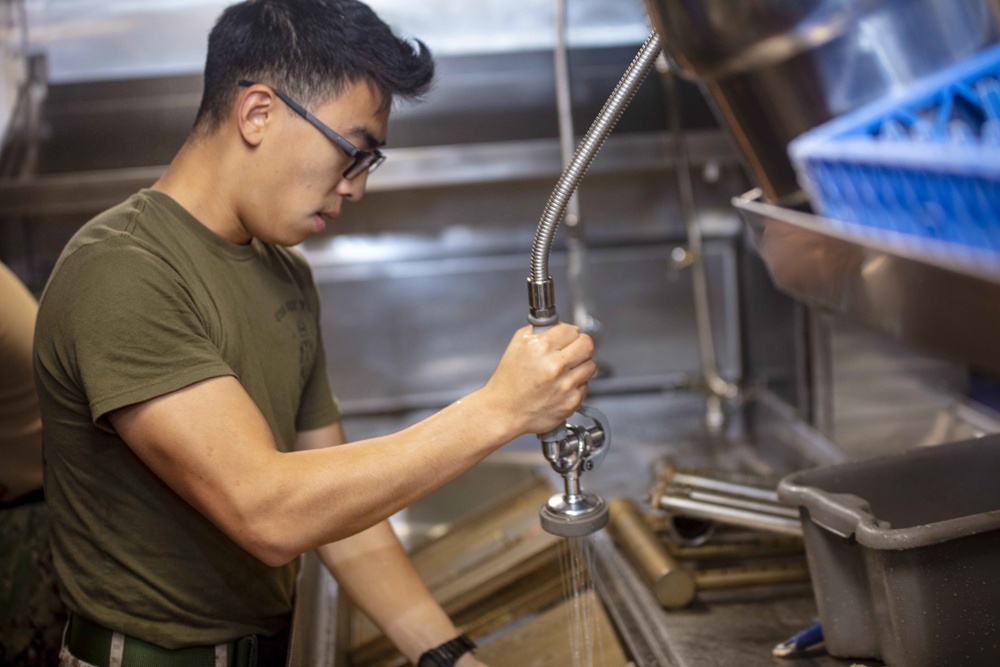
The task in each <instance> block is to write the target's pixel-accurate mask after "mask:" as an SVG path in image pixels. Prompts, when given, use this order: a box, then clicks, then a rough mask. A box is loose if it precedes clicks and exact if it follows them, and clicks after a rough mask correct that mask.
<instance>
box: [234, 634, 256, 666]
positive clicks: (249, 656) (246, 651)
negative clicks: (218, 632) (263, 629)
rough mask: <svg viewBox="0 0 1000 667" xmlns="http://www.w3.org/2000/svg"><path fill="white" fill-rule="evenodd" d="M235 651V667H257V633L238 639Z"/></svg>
mask: <svg viewBox="0 0 1000 667" xmlns="http://www.w3.org/2000/svg"><path fill="white" fill-rule="evenodd" d="M233 653H234V655H233V665H234V667H257V635H247V636H246V637H240V638H239V639H237V640H236V642H235V647H234V650H233Z"/></svg>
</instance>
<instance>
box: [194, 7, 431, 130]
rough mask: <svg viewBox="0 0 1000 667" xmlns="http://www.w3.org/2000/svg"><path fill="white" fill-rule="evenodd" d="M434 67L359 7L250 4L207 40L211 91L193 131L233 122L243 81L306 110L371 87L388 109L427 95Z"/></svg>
mask: <svg viewBox="0 0 1000 667" xmlns="http://www.w3.org/2000/svg"><path fill="white" fill-rule="evenodd" d="M433 77H434V61H433V59H432V58H431V53H430V51H429V50H428V49H427V47H426V45H424V43H423V42H421V41H420V40H413V41H412V42H410V41H406V40H403V39H400V38H398V37H396V35H394V34H393V33H392V30H391V29H390V28H389V26H387V25H386V24H385V23H384V22H383V21H382V20H381V19H380V18H379V17H378V16H376V15H375V12H373V11H372V10H371V9H370V8H369V7H368V6H367V5H365V4H363V3H361V2H358V1H357V0H246V1H245V2H241V3H239V4H236V5H233V6H231V7H228V8H227V9H226V10H225V11H224V12H223V13H222V16H221V17H219V20H218V22H216V24H215V27H214V28H213V29H212V32H211V34H210V35H209V37H208V57H207V59H206V62H205V90H204V94H203V95H202V99H201V107H200V108H199V109H198V116H197V119H196V120H195V127H197V128H203V129H209V130H211V129H214V128H216V127H218V126H219V125H220V124H221V123H222V122H223V121H224V120H225V118H226V116H227V115H228V114H229V111H230V108H231V106H232V104H233V102H234V101H235V99H236V96H237V94H238V90H239V86H238V83H237V82H238V81H239V80H240V79H248V80H250V81H254V82H258V83H265V84H268V85H272V86H275V87H276V88H278V89H279V90H281V91H282V92H284V93H287V94H288V95H289V96H290V97H292V98H293V99H296V100H297V101H299V102H300V103H302V104H305V105H306V106H309V105H318V104H324V103H326V102H328V101H330V100H331V99H334V98H335V97H336V96H337V95H339V94H340V93H342V92H343V91H344V90H345V89H346V88H347V86H349V85H351V84H353V83H357V82H362V81H364V82H367V83H368V84H370V85H371V86H372V87H373V89H374V90H375V91H377V92H378V94H379V95H380V96H381V108H382V109H383V110H384V109H388V108H389V106H390V105H391V104H392V100H393V98H394V97H396V96H399V97H402V98H404V99H415V98H417V97H420V96H421V95H422V94H423V93H425V92H427V89H428V88H429V87H430V83H431V79H432V78H433Z"/></svg>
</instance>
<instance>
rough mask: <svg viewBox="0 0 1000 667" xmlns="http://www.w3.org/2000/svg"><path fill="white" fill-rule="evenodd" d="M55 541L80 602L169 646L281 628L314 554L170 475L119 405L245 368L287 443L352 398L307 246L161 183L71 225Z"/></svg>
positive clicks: (54, 437)
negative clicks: (122, 429) (234, 525)
mask: <svg viewBox="0 0 1000 667" xmlns="http://www.w3.org/2000/svg"><path fill="white" fill-rule="evenodd" d="M35 373H36V378H37V384H38V392H39V399H40V408H41V413H42V421H43V427H44V442H45V444H44V448H45V493H46V497H47V499H48V502H49V507H50V508H51V513H52V523H53V527H52V553H53V560H54V563H55V567H56V571H57V574H58V577H59V581H60V586H61V593H62V596H63V599H64V600H65V602H66V603H67V605H68V606H69V608H70V609H71V610H72V611H74V612H76V613H79V614H81V615H83V616H85V617H87V618H89V619H91V620H93V621H96V622H97V623H100V624H101V625H104V626H106V627H109V628H113V629H115V630H118V631H120V632H124V633H125V634H128V635H133V636H135V637H138V638H140V639H143V640H145V641H148V642H152V643H155V644H159V645H161V646H164V647H166V648H178V647H182V646H191V645H203V644H215V643H221V642H225V641H229V640H232V639H235V638H237V637H241V636H244V635H248V634H262V635H271V634H274V633H275V632H277V631H278V630H280V629H281V628H282V627H284V625H285V624H286V623H287V622H288V619H289V615H290V613H291V610H292V597H293V591H294V584H295V577H296V575H297V572H298V562H297V561H296V562H293V563H290V564H288V565H286V566H283V567H277V568H274V567H269V566H267V565H265V564H263V563H262V562H260V561H259V560H257V559H256V558H254V557H253V556H252V555H250V554H249V553H248V552H246V551H244V550H243V549H242V548H240V547H239V546H238V545H237V544H236V543H235V542H233V541H232V540H230V539H229V538H228V537H227V536H226V535H225V534H224V533H223V532H222V531H220V530H219V529H218V528H217V527H216V526H215V525H214V524H212V523H211V522H210V521H209V520H208V519H206V518H205V517H204V516H203V515H202V514H201V513H199V512H198V511H197V510H196V509H195V508H194V507H192V506H191V505H189V504H188V503H187V502H185V501H184V500H183V499H182V498H181V497H180V496H178V495H177V494H176V493H174V492H173V491H172V490H171V489H170V488H169V487H168V486H167V485H166V484H164V483H163V482H162V481H161V480H160V479H159V478H158V477H157V476H156V475H155V474H154V473H153V472H152V471H151V470H150V469H149V468H147V467H146V465H145V464H143V462H142V461H141V460H139V458H138V457H137V456H136V455H135V454H134V453H133V452H132V451H131V450H130V449H129V447H128V446H127V445H126V444H125V442H124V441H123V440H122V439H121V438H119V437H118V435H117V434H116V433H115V431H114V430H113V429H112V427H111V425H110V423H109V421H108V419H107V414H108V413H109V412H111V411H113V410H115V409H117V408H121V407H124V406H127V405H132V404H135V403H139V402H142V401H146V400H149V399H151V398H155V397H157V396H162V395H164V394H167V393H169V392H172V391H175V390H177V389H181V388H183V387H185V386H187V385H190V384H192V383H195V382H198V381H200V380H204V379H207V378H211V377H218V376H224V375H231V376H234V377H236V378H237V379H238V380H239V382H240V383H241V384H242V385H243V387H244V388H245V389H246V391H247V393H248V394H249V395H250V397H251V398H252V399H253V401H254V403H256V405H257V407H258V408H259V409H260V411H261V413H262V414H263V415H264V418H265V419H266V420H267V423H268V425H269V426H270V428H271V432H272V434H273V435H274V440H275V442H276V443H277V447H278V449H279V450H281V451H289V450H291V449H292V447H293V445H294V441H295V435H296V433H297V432H298V431H305V430H310V429H315V428H320V427H322V426H326V425H329V424H331V423H333V422H334V421H336V420H337V419H338V418H339V412H338V408H337V404H336V401H335V399H334V398H333V396H332V394H331V392H330V388H329V384H328V381H327V377H326V361H325V357H324V352H323V345H322V341H321V338H320V324H319V300H318V297H317V293H316V289H315V286H314V284H313V280H312V274H311V272H310V270H309V267H308V265H307V264H306V262H305V260H304V259H303V258H302V257H301V256H300V255H299V254H298V253H296V252H294V251H292V250H288V249H286V248H282V247H278V246H272V245H268V244H266V243H261V242H259V241H257V240H254V241H252V242H251V243H249V244H247V245H235V244H232V243H229V242H228V241H226V240H224V239H223V238H221V237H219V236H217V235H216V234H214V233H212V232H211V231H210V230H209V229H208V228H207V227H205V226H204V225H202V224H201V223H199V222H198V220H196V219H195V218H194V217H192V216H191V215H190V214H189V213H188V212H187V211H186V210H185V209H183V208H182V207H181V206H180V205H179V204H178V203H177V202H175V201H174V200H173V199H171V198H170V197H169V196H167V195H165V194H163V193H160V192H156V191H152V190H143V191H141V192H139V193H138V194H136V195H134V196H132V197H131V198H130V199H128V200H127V201H126V202H124V203H122V204H120V205H119V206H117V207H115V208H113V209H111V210H109V211H106V212H105V213H102V214H101V215H99V216H98V217H96V218H94V219H93V220H91V221H90V222H88V223H87V224H86V225H85V226H84V227H82V228H81V229H80V231H79V232H77V234H76V235H75V236H74V237H73V238H72V239H71V240H70V242H69V244H68V245H67V246H66V249H65V250H64V251H63V254H62V256H61V257H60V258H59V261H58V263H57V264H56V268H55V270H54V272H53V274H52V277H51V278H50V279H49V283H48V285H47V286H46V288H45V293H44V294H43V296H42V301H41V304H40V308H39V315H38V323H37V327H36V334H35Z"/></svg>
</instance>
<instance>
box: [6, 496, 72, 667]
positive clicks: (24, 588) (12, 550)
mask: <svg viewBox="0 0 1000 667" xmlns="http://www.w3.org/2000/svg"><path fill="white" fill-rule="evenodd" d="M66 617H67V615H66V611H65V609H64V607H63V605H62V603H61V602H60V600H59V593H58V591H57V589H56V578H55V572H53V569H52V556H51V552H50V551H49V513H48V508H47V507H46V505H45V503H44V502H36V503H26V504H24V505H19V506H17V507H10V508H4V509H0V665H10V666H12V667H28V666H31V667H34V666H36V665H55V664H58V661H59V648H60V644H61V643H62V632H63V627H64V626H65V624H66Z"/></svg>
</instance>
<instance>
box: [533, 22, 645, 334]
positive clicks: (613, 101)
mask: <svg viewBox="0 0 1000 667" xmlns="http://www.w3.org/2000/svg"><path fill="white" fill-rule="evenodd" d="M659 53H660V38H659V36H658V35H657V34H656V33H655V32H653V33H650V35H649V37H648V38H647V39H646V43H645V44H643V46H642V50H641V51H639V54H638V55H636V57H635V59H633V60H632V64H631V65H629V68H628V70H626V71H625V74H624V76H622V78H621V81H619V82H618V85H617V86H616V87H615V90H614V92H612V93H611V97H610V98H608V101H607V102H605V104H604V108H603V109H601V113H600V114H598V116H597V119H596V120H594V123H593V124H592V125H591V126H590V129H589V130H587V134H586V135H585V136H584V137H583V141H581V142H580V145H579V147H577V149H576V152H575V153H574V154H573V159H572V161H571V162H570V164H569V166H568V167H566V169H565V170H564V171H563V173H562V176H560V177H559V181H558V182H557V183H556V187H555V189H554V190H553V191H552V195H551V196H550V197H549V201H548V203H547V204H546V206H545V210H544V211H543V212H542V217H541V220H539V222H538V230H537V231H536V232H535V243H534V246H533V247H532V249H531V278H530V282H531V283H534V284H535V285H543V284H545V283H546V282H547V281H548V280H549V253H550V252H551V250H552V241H553V238H554V237H555V233H556V229H557V228H558V226H559V221H560V220H561V218H562V215H563V213H564V212H565V210H566V204H567V202H568V201H569V199H570V197H571V196H572V195H573V192H574V191H575V190H576V188H577V186H578V185H579V184H580V181H581V180H582V179H583V177H584V175H585V174H586V173H587V169H589V168H590V164H591V162H593V160H594V157H595V156H596V155H597V152H598V151H599V150H601V146H603V145H604V141H605V139H607V137H608V135H609V134H611V131H612V130H613V129H614V127H615V125H616V124H617V123H618V119H619V118H621V115H622V113H623V112H624V111H625V109H626V108H627V107H628V105H629V103H630V102H631V101H632V97H633V96H634V95H635V91H636V90H637V89H638V88H639V85H640V84H641V83H642V82H643V80H644V79H645V78H646V75H647V74H648V73H649V70H650V69H652V67H653V64H654V63H655V62H656V56H657V55H658V54H659ZM539 305H542V304H539ZM546 305H547V306H548V308H545V309H540V310H549V309H551V311H552V315H553V317H552V321H553V322H554V321H555V317H554V313H555V307H554V305H553V304H546ZM540 319H545V318H540ZM540 323H541V322H540Z"/></svg>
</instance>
